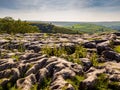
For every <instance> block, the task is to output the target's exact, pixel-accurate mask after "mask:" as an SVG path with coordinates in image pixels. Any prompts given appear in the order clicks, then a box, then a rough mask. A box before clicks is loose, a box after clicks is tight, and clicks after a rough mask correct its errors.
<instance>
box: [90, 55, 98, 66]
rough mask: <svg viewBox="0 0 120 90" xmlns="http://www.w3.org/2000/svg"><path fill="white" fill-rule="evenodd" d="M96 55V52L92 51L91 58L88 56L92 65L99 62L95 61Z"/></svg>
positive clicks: (96, 64)
mask: <svg viewBox="0 0 120 90" xmlns="http://www.w3.org/2000/svg"><path fill="white" fill-rule="evenodd" d="M97 57H98V56H97V54H96V53H93V54H92V56H91V58H90V60H91V62H92V64H93V66H98V64H99V63H98V61H97Z"/></svg>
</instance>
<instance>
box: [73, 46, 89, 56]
mask: <svg viewBox="0 0 120 90" xmlns="http://www.w3.org/2000/svg"><path fill="white" fill-rule="evenodd" d="M86 55H87V50H86V49H85V48H83V47H82V46H81V45H80V46H76V48H75V53H74V56H75V58H84V57H86Z"/></svg>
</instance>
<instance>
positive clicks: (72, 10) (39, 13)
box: [0, 0, 120, 21]
mask: <svg viewBox="0 0 120 90" xmlns="http://www.w3.org/2000/svg"><path fill="white" fill-rule="evenodd" d="M119 15H120V0H0V17H5V16H11V17H13V18H15V19H18V18H20V19H22V20H42V21H120V16H119Z"/></svg>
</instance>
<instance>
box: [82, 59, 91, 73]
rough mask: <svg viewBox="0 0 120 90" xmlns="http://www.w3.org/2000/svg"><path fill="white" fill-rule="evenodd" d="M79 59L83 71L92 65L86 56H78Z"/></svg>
mask: <svg viewBox="0 0 120 90" xmlns="http://www.w3.org/2000/svg"><path fill="white" fill-rule="evenodd" d="M80 60H81V62H82V64H83V70H84V71H87V70H88V69H89V68H90V67H91V66H92V62H91V61H90V60H89V59H88V58H80Z"/></svg>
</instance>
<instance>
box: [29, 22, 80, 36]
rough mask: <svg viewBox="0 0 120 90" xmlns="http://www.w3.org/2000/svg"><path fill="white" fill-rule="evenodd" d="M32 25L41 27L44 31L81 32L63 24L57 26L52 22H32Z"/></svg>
mask: <svg viewBox="0 0 120 90" xmlns="http://www.w3.org/2000/svg"><path fill="white" fill-rule="evenodd" d="M31 25H33V26H37V27H38V28H39V30H41V31H42V32H43V33H64V34H79V33H78V32H77V31H75V30H72V29H69V28H65V27H61V26H55V25H53V24H51V23H43V22H31Z"/></svg>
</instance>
